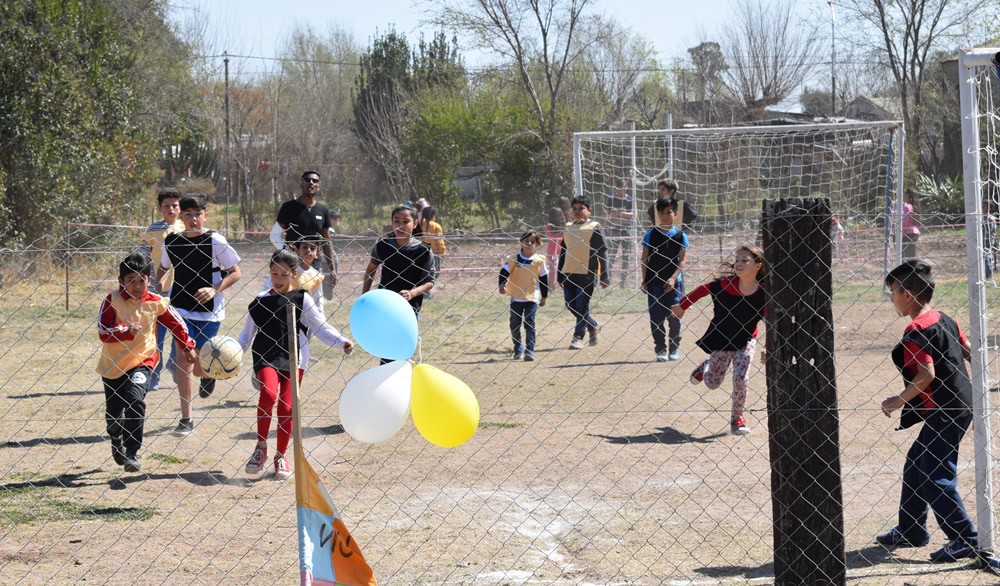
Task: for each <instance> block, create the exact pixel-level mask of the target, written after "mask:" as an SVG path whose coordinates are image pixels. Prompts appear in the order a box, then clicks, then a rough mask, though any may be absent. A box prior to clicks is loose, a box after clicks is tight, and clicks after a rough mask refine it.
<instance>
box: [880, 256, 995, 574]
mask: <svg viewBox="0 0 1000 586" xmlns="http://www.w3.org/2000/svg"><path fill="white" fill-rule="evenodd" d="M885 284H886V286H887V287H889V289H890V290H891V291H892V306H893V307H894V308H895V309H896V313H898V314H899V315H901V316H905V317H908V318H910V319H911V320H912V321H911V322H910V325H908V326H906V329H905V330H904V331H903V339H902V340H901V341H900V342H899V344H897V345H896V347H895V348H893V350H892V361H893V363H894V364H895V365H896V368H897V369H899V372H900V374H902V375H903V385H904V386H903V392H901V393H900V394H898V395H893V396H891V397H889V398H888V399H886V400H884V401H882V413H883V414H884V415H885V416H886V417H891V415H892V412H893V411H895V410H896V409H900V408H902V410H903V411H902V414H901V415H900V420H899V429H905V428H907V427H910V426H913V425H916V424H917V423H920V422H921V421H923V422H924V425H923V427H921V428H920V432H919V433H918V434H917V439H916V440H914V442H913V445H912V446H910V449H909V451H908V452H907V453H906V463H905V464H904V465H903V488H902V491H901V494H900V497H899V522H898V524H897V525H895V526H894V527H892V528H891V529H889V531H888V532H887V533H883V534H882V535H879V536H877V537H876V538H875V541H877V542H878V543H881V544H882V545H884V546H887V547H921V546H924V545H926V544H927V543H928V542H930V533H929V532H928V531H927V509H928V507H930V510H932V511H934V516H935V517H936V518H937V524H938V527H940V528H941V530H942V531H944V533H945V536H946V537H947V538H948V543H947V544H946V545H945V546H944V547H942V548H941V549H938V550H936V551H934V552H932V553H931V554H930V558H931V561H932V562H954V561H956V560H959V559H962V558H969V557H976V556H977V555H978V553H977V550H978V547H979V536H978V533H977V532H976V526H975V525H974V524H973V523H972V520H971V519H970V518H969V514H968V513H967V512H966V511H965V504H964V503H963V502H962V497H961V496H959V494H958V490H957V486H958V474H957V468H958V446H959V444H960V443H961V442H962V438H963V437H964V436H965V432H966V431H967V430H968V429H969V424H970V423H971V422H972V384H971V382H970V381H969V373H968V371H967V370H966V368H965V363H964V362H963V359H964V360H969V361H971V359H972V346H971V344H969V340H968V339H967V338H966V337H965V334H963V333H962V329H961V328H959V327H958V324H956V323H955V320H953V319H951V318H950V317H948V316H947V315H945V314H944V313H942V312H940V311H938V310H936V309H934V308H933V307H932V306H931V298H932V297H933V296H934V278H933V277H932V276H931V267H930V265H928V264H927V263H925V262H923V261H920V260H908V261H906V262H904V263H903V264H901V265H899V266H898V267H896V268H894V269H892V270H891V271H889V274H888V275H886V277H885Z"/></svg>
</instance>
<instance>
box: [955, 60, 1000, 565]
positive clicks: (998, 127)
mask: <svg viewBox="0 0 1000 586" xmlns="http://www.w3.org/2000/svg"><path fill="white" fill-rule="evenodd" d="M998 66H1000V49H997V48H993V49H974V50H962V51H959V55H958V70H959V92H960V99H961V109H962V157H963V160H962V165H963V182H964V188H965V217H966V221H965V236H966V251H967V254H968V279H969V339H970V342H971V343H972V350H973V351H972V368H971V373H970V374H971V376H972V386H973V408H974V415H975V418H974V423H973V437H974V441H975V460H976V495H977V498H976V523H977V525H978V530H979V545H980V547H982V548H983V549H984V550H987V551H992V552H994V553H995V549H996V546H995V539H996V535H995V513H994V501H993V493H994V488H993V487H994V484H995V470H996V462H995V460H994V456H993V454H994V452H995V450H994V442H995V441H996V439H995V438H994V437H993V433H992V431H991V428H992V425H993V421H994V420H995V418H996V412H995V409H994V408H992V407H991V405H990V391H991V390H996V388H997V387H998V386H1000V360H997V358H998V352H997V350H998V347H997V340H998V339H1000V332H998V323H997V320H996V319H995V317H994V316H995V315H996V314H997V312H998V310H1000V295H998V294H997V293H998V292H997V284H998V280H997V277H996V274H995V273H996V269H997V264H996V261H997V255H996V251H997V223H998V220H1000V155H998V152H997V148H998V147H1000V145H998V144H997V133H998V132H1000V111H998V110H997V108H998V106H1000V103H998V98H1000V87H998V85H997V84H998V80H997V68H998Z"/></svg>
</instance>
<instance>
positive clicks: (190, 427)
mask: <svg viewBox="0 0 1000 586" xmlns="http://www.w3.org/2000/svg"><path fill="white" fill-rule="evenodd" d="M193 431H194V419H191V418H190V417H181V421H180V423H178V424H177V429H175V430H174V435H176V436H178V437H184V436H187V435H191V432H193Z"/></svg>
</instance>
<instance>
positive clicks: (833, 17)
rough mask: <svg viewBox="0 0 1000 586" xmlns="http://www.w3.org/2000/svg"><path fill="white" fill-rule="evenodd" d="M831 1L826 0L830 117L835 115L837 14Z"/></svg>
mask: <svg viewBox="0 0 1000 586" xmlns="http://www.w3.org/2000/svg"><path fill="white" fill-rule="evenodd" d="M833 1H834V0H827V2H828V3H829V4H830V77H831V78H832V79H831V82H830V108H831V109H830V118H833V117H834V116H836V115H837V14H836V13H835V12H834V10H833Z"/></svg>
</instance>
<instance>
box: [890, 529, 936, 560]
mask: <svg viewBox="0 0 1000 586" xmlns="http://www.w3.org/2000/svg"><path fill="white" fill-rule="evenodd" d="M930 541H931V537H930V535H926V534H925V535H924V536H923V538H922V539H910V538H909V537H907V536H905V535H903V532H902V531H900V530H899V526H895V527H893V528H892V529H889V531H888V532H886V533H883V534H881V535H876V536H875V542H876V543H880V544H882V545H884V546H886V547H923V546H925V545H927V544H928V543H930ZM935 553H937V552H935ZM931 555H933V554H931Z"/></svg>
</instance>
